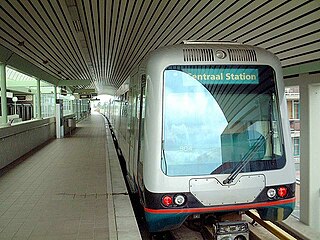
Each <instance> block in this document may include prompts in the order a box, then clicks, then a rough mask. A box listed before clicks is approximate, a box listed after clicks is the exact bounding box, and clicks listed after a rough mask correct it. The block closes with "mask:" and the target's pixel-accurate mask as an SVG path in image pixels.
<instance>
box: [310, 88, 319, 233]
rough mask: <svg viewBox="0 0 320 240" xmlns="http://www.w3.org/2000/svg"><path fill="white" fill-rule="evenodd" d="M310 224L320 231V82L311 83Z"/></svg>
mask: <svg viewBox="0 0 320 240" xmlns="http://www.w3.org/2000/svg"><path fill="white" fill-rule="evenodd" d="M309 111H310V112H309V118H310V119H309V123H310V132H309V134H310V135H309V139H310V145H309V148H310V153H309V155H310V163H309V167H310V171H309V174H310V180H309V184H310V185H309V191H310V192H309V208H310V217H309V218H310V223H309V225H310V226H311V227H312V228H314V229H316V230H317V231H319V232H320V178H319V171H320V159H319V156H320V148H319V146H320V145H319V143H320V84H319V85H313V84H312V85H309Z"/></svg>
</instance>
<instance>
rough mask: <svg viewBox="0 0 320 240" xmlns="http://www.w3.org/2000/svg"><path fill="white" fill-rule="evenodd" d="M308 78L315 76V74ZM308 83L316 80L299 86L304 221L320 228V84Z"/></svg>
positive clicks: (301, 202)
mask: <svg viewBox="0 0 320 240" xmlns="http://www.w3.org/2000/svg"><path fill="white" fill-rule="evenodd" d="M304 77H307V78H312V77H311V76H304ZM303 80H306V79H305V78H304V79H303ZM308 80H313V79H308ZM301 81H302V80H301ZM307 82H313V81H306V82H305V84H302V83H301V84H300V86H299V89H300V104H301V109H300V110H301V112H300V113H301V114H300V116H301V119H300V126H301V132H300V139H301V141H300V142H301V155H300V172H301V174H300V181H301V185H300V186H301V188H300V189H301V190H300V191H301V193H300V196H301V200H300V221H301V222H303V223H305V224H307V225H309V226H310V227H312V228H314V229H316V230H317V231H320V178H319V169H320V161H319V156H320V148H319V143H320V126H319V123H320V84H308V83H307Z"/></svg>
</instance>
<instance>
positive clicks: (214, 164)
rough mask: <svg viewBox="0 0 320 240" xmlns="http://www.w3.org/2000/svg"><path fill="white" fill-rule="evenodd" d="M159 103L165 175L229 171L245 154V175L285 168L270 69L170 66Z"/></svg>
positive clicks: (165, 73) (275, 97)
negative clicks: (251, 172) (161, 112)
mask: <svg viewBox="0 0 320 240" xmlns="http://www.w3.org/2000/svg"><path fill="white" fill-rule="evenodd" d="M186 69H188V70H186ZM190 69H191V70H190ZM190 71H193V73H194V72H196V74H192V73H190ZM249 72H251V73H252V74H250V76H248V78H247V77H246V76H245V75H246V74H247V73H249ZM220 73H221V75H220ZM258 73H259V74H258ZM228 74H229V75H228ZM232 74H233V75H232ZM241 74H242V75H241ZM231 75H232V76H233V77H232V79H230V81H227V79H226V78H227V76H230V78H231ZM240 75H241V76H240ZM199 76H202V77H201V78H200V77H199ZM241 78H243V79H241ZM163 105H164V117H163V146H162V147H163V151H162V170H163V172H164V173H165V174H167V175H169V176H182V175H205V174H222V173H230V172H231V171H232V170H233V169H234V167H235V166H236V165H237V164H238V163H239V162H240V161H243V159H244V158H245V157H246V156H247V155H248V153H249V152H250V158H251V159H250V162H249V163H248V164H247V165H246V167H245V169H244V171H246V172H250V171H261V170H269V169H274V168H281V167H283V166H284V156H283V151H282V144H281V143H282V134H281V131H280V128H279V119H280V117H279V114H278V101H277V95H276V89H275V85H274V78H273V70H272V69H271V68H270V67H263V66H261V67H258V68H257V67H251V68H249V67H248V68H245V67H242V66H241V68H235V67H233V66H227V67H226V66H224V67H223V66H187V67H186V66H172V67H169V68H167V69H166V70H165V72H164V103H163ZM271 133H272V134H271Z"/></svg>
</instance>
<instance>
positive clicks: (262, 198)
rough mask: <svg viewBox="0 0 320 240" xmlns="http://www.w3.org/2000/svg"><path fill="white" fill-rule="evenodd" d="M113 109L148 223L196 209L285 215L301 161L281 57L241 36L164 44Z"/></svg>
mask: <svg viewBox="0 0 320 240" xmlns="http://www.w3.org/2000/svg"><path fill="white" fill-rule="evenodd" d="M117 97H118V100H117V101H114V103H113V105H112V106H111V107H110V109H109V110H108V113H107V114H106V115H108V117H109V118H110V120H111V122H112V124H113V126H114V130H115V132H116V135H117V138H118V141H119V145H120V147H121V150H122V153H123V156H124V159H125V160H126V167H127V174H128V179H129V182H130V183H131V184H130V185H131V186H132V190H133V191H136V192H138V193H139V195H140V197H141V202H142V204H143V206H144V209H145V212H146V219H147V222H148V225H149V228H150V230H151V231H162V230H166V229H171V228H174V227H177V226H179V225H180V224H181V223H182V222H183V221H184V220H185V219H186V218H187V217H188V216H190V215H192V214H206V213H217V212H219V213H220V212H237V211H242V210H247V209H258V212H259V214H260V216H261V217H262V218H264V219H268V220H283V219H285V218H286V217H287V216H288V215H289V214H290V213H291V212H292V210H293V208H294V201H295V195H294V192H295V187H294V186H295V169H294V161H293V156H292V149H291V140H290V130H289V121H288V117H287V116H288V115H287V107H286V100H285V96H284V84H283V81H282V70H281V65H280V62H279V60H278V59H277V58H276V57H275V56H274V55H273V54H271V53H270V52H268V51H266V50H264V49H261V48H257V47H252V46H247V45H242V44H230V43H229V44H228V43H215V44H214V43H212V44H181V45H175V46H168V47H163V48H160V49H158V50H156V51H154V52H152V53H150V54H149V55H148V57H147V58H146V59H145V60H144V61H143V62H142V63H141V64H140V65H139V66H138V67H137V68H136V69H135V71H133V74H132V75H131V76H130V78H129V79H128V80H127V81H126V82H125V83H124V84H123V85H122V86H121V87H120V89H119V90H118V91H117Z"/></svg>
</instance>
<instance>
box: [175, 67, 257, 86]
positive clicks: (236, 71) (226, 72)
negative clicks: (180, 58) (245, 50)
mask: <svg viewBox="0 0 320 240" xmlns="http://www.w3.org/2000/svg"><path fill="white" fill-rule="evenodd" d="M181 70H182V71H183V72H185V73H187V74H189V75H190V76H192V77H193V78H195V79H196V80H198V81H199V82H201V83H202V84H258V83H259V72H258V69H255V68H214V67H212V68H208V67H199V68H195V67H182V68H181Z"/></svg>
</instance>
